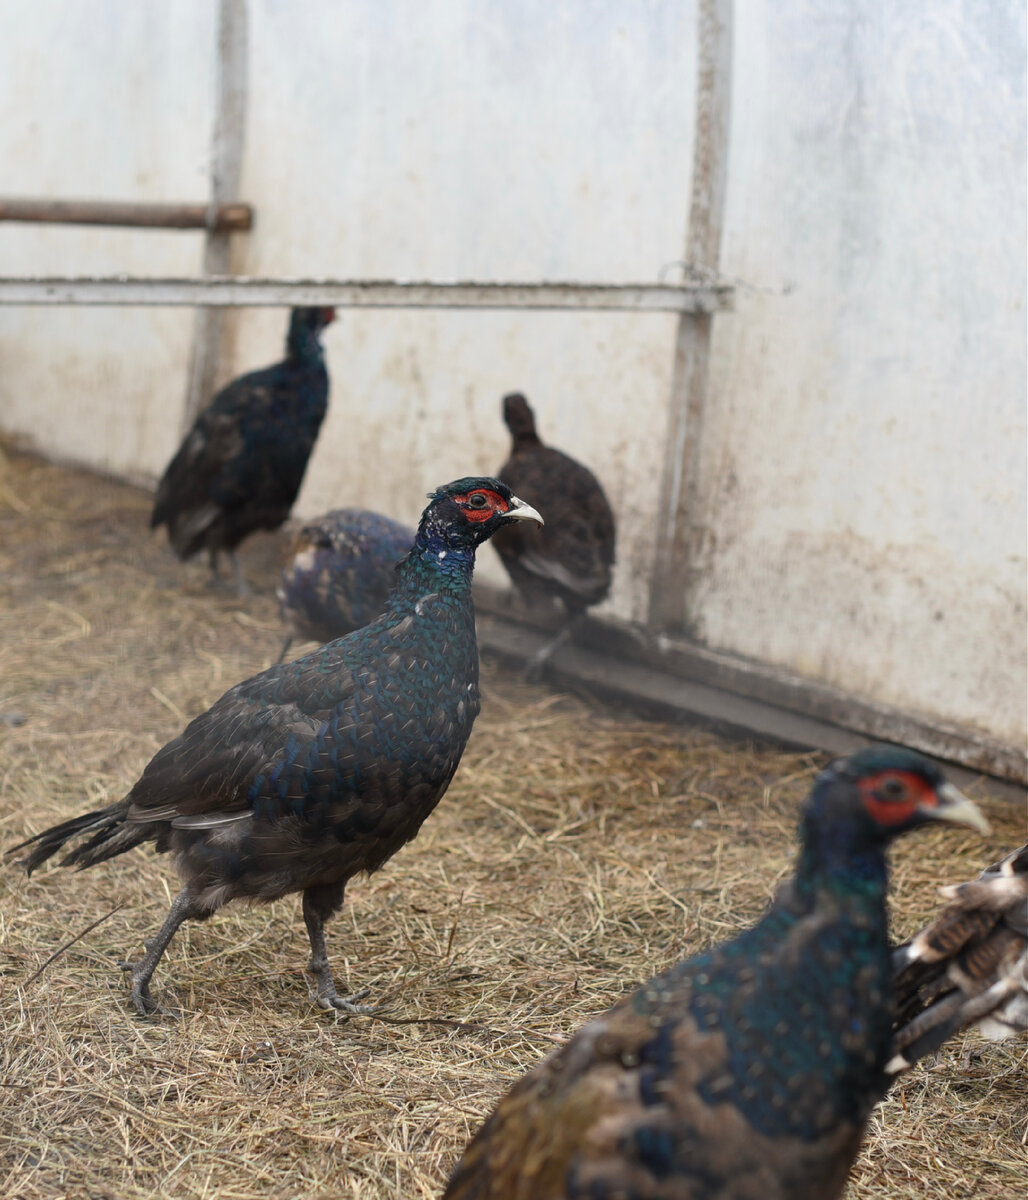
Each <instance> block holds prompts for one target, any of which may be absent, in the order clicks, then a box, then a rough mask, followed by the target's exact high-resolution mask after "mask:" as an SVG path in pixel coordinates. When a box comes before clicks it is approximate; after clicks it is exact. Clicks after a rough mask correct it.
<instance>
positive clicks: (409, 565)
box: [396, 530, 475, 602]
mask: <svg viewBox="0 0 1028 1200" xmlns="http://www.w3.org/2000/svg"><path fill="white" fill-rule="evenodd" d="M474 571H475V547H474V546H468V545H467V544H466V543H462V542H460V541H458V540H457V539H456V538H453V537H447V536H446V534H445V531H441V530H428V531H426V530H422V531H421V532H419V533H418V536H417V538H416V540H415V542H414V546H413V548H412V550H411V552H410V554H409V555H408V556H407V558H406V560H405V561H404V563H403V565H402V566H401V568H400V577H399V581H398V586H397V589H396V594H397V596H399V597H404V598H405V599H406V600H407V601H408V602H410V601H413V600H417V599H418V598H419V597H421V596H424V595H425V594H426V592H441V593H443V594H446V595H452V596H457V597H460V598H462V599H463V598H466V599H468V600H470V598H471V580H472V576H473V575H474Z"/></svg>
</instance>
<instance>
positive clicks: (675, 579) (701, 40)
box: [648, 0, 732, 632]
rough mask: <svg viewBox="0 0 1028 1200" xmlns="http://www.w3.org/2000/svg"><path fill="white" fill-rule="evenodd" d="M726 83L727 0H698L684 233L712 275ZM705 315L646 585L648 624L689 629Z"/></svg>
mask: <svg viewBox="0 0 1028 1200" xmlns="http://www.w3.org/2000/svg"><path fill="white" fill-rule="evenodd" d="M731 86H732V0H699V5H698V10H697V71H696V128H695V137H694V140H693V162H692V186H691V190H690V200H689V222H688V232H687V235H686V262H687V269H688V270H689V271H690V272H691V273H693V274H695V275H697V276H699V277H701V278H703V277H716V276H717V272H718V267H719V263H720V253H721V231H722V224H723V219H724V207H725V192H726V184H727V176H728V136H729V123H730V113H731ZM710 335H711V317H710V315H709V314H700V313H695V314H693V313H689V314H686V313H683V314H682V315H681V317H680V318H679V321H678V328H677V331H676V336H675V350H674V366H673V368H672V378H671V393H670V396H669V400H668V423H667V438H666V440H665V447H666V449H665V455H664V468H663V474H662V480H661V497H660V506H659V509H658V514H657V547H656V554H655V559H654V569H653V577H652V580H651V585H650V603H649V620H648V623H649V626H650V628H651V629H652V630H654V631H666V632H673V631H674V632H680V631H682V630H687V629H689V628H690V627H691V626H692V624H693V616H694V614H692V613H691V612H689V600H690V597H691V596H692V594H693V593H694V591H695V586H694V585H695V578H694V577H695V570H696V563H697V558H698V553H699V549H700V545H701V542H702V529H701V528H699V526H698V507H699V472H700V463H701V450H702V433H703V424H704V416H705V410H706V404H707V397H708V390H709V389H708V382H709V365H710Z"/></svg>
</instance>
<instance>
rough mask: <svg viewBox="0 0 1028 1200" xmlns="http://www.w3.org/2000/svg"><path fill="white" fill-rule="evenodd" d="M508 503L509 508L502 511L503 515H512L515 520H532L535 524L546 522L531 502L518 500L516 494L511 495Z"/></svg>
mask: <svg viewBox="0 0 1028 1200" xmlns="http://www.w3.org/2000/svg"><path fill="white" fill-rule="evenodd" d="M510 505H511V506H510V509H509V510H508V511H507V512H506V513H504V516H507V517H513V519H514V520H515V521H534V522H535V523H536V524H537V525H545V524H546V522H545V521H544V520H543V519H542V517H541V516H539V514H538V513H537V512H536V511H535V509H534V508H533V507H532V506H531V504H526V503H525V502H524V500H519V499H518V498H517V496H511V498H510Z"/></svg>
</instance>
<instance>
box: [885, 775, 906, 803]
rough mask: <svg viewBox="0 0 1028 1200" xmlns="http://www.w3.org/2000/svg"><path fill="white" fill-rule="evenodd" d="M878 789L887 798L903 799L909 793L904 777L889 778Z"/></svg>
mask: <svg viewBox="0 0 1028 1200" xmlns="http://www.w3.org/2000/svg"><path fill="white" fill-rule="evenodd" d="M878 790H879V791H880V792H881V794H882V795H883V796H884V797H885V798H886V800H902V799H903V798H904V797H905V796H906V794H907V789H906V785H905V784H904V783H903V780H902V779H887V780H886V781H885V782H884V783H883V784H882V786H881V787H880V788H879V789H878Z"/></svg>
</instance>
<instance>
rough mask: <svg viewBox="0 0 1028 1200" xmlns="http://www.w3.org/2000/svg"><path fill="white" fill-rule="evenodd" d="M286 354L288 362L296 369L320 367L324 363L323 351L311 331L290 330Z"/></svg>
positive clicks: (315, 334)
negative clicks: (296, 367)
mask: <svg viewBox="0 0 1028 1200" xmlns="http://www.w3.org/2000/svg"><path fill="white" fill-rule="evenodd" d="M286 353H287V355H288V357H289V361H290V362H291V363H293V364H294V365H295V366H298V367H320V366H321V365H322V363H324V361H325V351H324V349H323V347H322V345H321V342H320V341H319V340H318V334H317V333H315V332H314V331H313V330H312V329H304V328H302V327H301V328H299V329H291V330H290V331H289V338H288V340H287V342H286Z"/></svg>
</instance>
